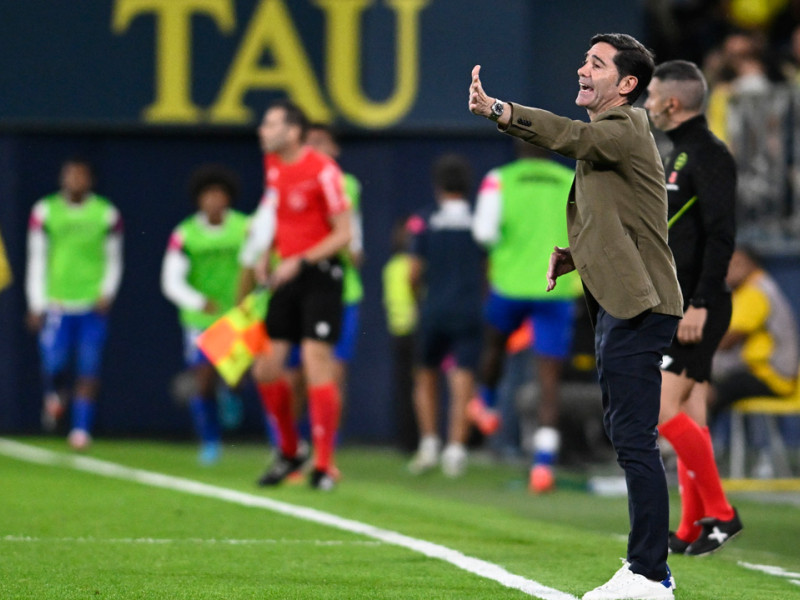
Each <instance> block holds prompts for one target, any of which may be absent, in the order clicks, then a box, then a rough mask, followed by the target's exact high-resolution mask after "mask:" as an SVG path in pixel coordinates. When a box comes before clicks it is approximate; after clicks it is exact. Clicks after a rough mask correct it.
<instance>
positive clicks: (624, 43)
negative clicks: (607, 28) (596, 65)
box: [590, 33, 655, 104]
mask: <svg viewBox="0 0 800 600" xmlns="http://www.w3.org/2000/svg"><path fill="white" fill-rule="evenodd" d="M600 42H605V43H606V44H610V45H612V46H613V47H614V48H616V50H617V53H616V54H615V55H614V65H616V67H617V71H618V72H619V80H617V81H618V82H619V81H620V80H622V78H623V77H627V76H628V75H633V76H634V77H636V80H637V84H636V87H635V88H634V89H633V91H632V92H630V93H629V94H628V104H633V103H634V102H636V100H637V99H638V98H639V96H641V95H642V93H643V92H644V91H645V90H646V89H647V86H648V85H650V79H652V77H653V69H654V68H655V60H654V58H653V53H652V52H651V51H650V50H648V49H647V48H645V47H644V45H642V43H641V42H639V40H637V39H636V38H635V37H633V36H631V35H628V34H627V33H598V34H596V35H595V36H594V37H592V40H591V42H590V45H592V46H594V45H595V44H598V43H600Z"/></svg>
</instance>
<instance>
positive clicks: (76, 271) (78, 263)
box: [26, 158, 122, 450]
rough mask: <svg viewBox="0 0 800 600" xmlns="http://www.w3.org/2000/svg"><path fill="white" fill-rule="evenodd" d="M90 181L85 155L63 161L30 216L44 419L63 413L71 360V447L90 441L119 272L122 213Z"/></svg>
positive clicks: (50, 426) (30, 290)
mask: <svg viewBox="0 0 800 600" xmlns="http://www.w3.org/2000/svg"><path fill="white" fill-rule="evenodd" d="M93 184H94V175H93V173H92V167H91V165H90V164H89V163H88V162H87V161H85V160H83V159H78V158H74V159H69V160H67V161H65V162H64V163H63V165H62V167H61V174H60V185H61V189H60V190H59V191H58V192H56V193H54V194H50V195H49V196H45V197H44V198H42V199H41V200H39V201H38V202H37V203H36V204H35V205H34V207H33V210H32V211H31V215H30V219H29V221H28V265H27V280H26V295H27V298H28V325H29V327H30V328H31V329H32V330H33V331H36V332H38V333H39V349H40V354H41V367H42V376H43V383H44V409H43V411H42V426H43V427H44V429H45V430H48V431H52V430H54V429H55V428H56V426H57V424H58V420H59V419H60V417H61V415H62V414H63V412H64V406H65V403H66V399H65V398H64V397H63V395H64V389H63V388H64V385H65V377H66V375H67V374H68V371H69V369H70V366H71V362H72V361H73V360H74V364H75V367H74V371H75V380H76V381H75V388H74V397H73V398H72V424H71V428H70V432H69V437H68V441H69V443H70V445H71V446H72V447H73V448H75V449H76V450H83V449H85V448H87V447H88V446H89V444H90V442H91V431H92V426H93V424H94V415H95V401H96V399H97V392H98V388H99V383H100V366H101V358H102V352H103V348H104V346H105V341H106V336H107V329H108V312H109V310H110V308H111V304H112V302H113V301H114V298H115V297H116V295H117V290H118V289H119V284H120V280H121V278H122V219H121V218H120V215H119V211H118V210H117V209H116V208H115V207H114V206H113V205H112V204H111V202H109V200H108V199H107V198H104V197H103V196H99V195H97V194H95V193H93V192H92V186H93Z"/></svg>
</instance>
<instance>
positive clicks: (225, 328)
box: [197, 290, 269, 387]
mask: <svg viewBox="0 0 800 600" xmlns="http://www.w3.org/2000/svg"><path fill="white" fill-rule="evenodd" d="M268 300H269V292H268V291H267V290H256V291H254V292H251V293H250V294H249V295H248V296H247V297H245V299H244V300H242V302H241V304H239V305H237V306H234V307H233V308H232V309H230V310H229V311H228V312H226V313H225V314H224V315H222V316H221V317H220V318H219V319H217V320H216V321H215V322H214V323H213V325H211V326H210V327H209V328H208V329H206V330H205V331H204V332H203V333H202V334H200V337H199V338H197V346H198V348H200V350H202V351H203V354H205V355H206V356H207V357H208V360H209V361H210V362H211V364H212V365H214V368H215V369H216V370H217V372H218V373H219V374H220V376H221V377H222V379H224V380H225V383H227V384H228V385H229V386H231V387H234V386H235V385H236V384H238V383H239V380H240V379H241V378H242V375H244V373H245V371H247V369H248V368H249V367H250V365H251V364H252V363H253V359H254V358H255V356H256V355H257V354H260V353H262V352H267V351H268V350H269V337H268V336H267V329H266V327H265V326H264V316H265V315H266V314H267V302H268Z"/></svg>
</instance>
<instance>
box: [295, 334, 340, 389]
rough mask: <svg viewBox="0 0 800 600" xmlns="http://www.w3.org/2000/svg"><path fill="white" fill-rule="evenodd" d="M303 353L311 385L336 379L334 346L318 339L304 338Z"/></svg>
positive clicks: (304, 365) (307, 377)
mask: <svg viewBox="0 0 800 600" xmlns="http://www.w3.org/2000/svg"><path fill="white" fill-rule="evenodd" d="M301 355H302V357H303V369H304V371H305V373H306V379H307V381H308V384H309V385H320V384H323V383H328V382H329V381H332V380H333V379H334V377H335V372H334V358H333V346H331V345H330V344H328V343H326V342H320V341H317V340H304V341H303V343H302V346H301Z"/></svg>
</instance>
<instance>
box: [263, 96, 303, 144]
mask: <svg viewBox="0 0 800 600" xmlns="http://www.w3.org/2000/svg"><path fill="white" fill-rule="evenodd" d="M273 108H281V109H283V110H284V112H285V113H286V122H287V123H288V124H289V125H297V126H299V127H300V139H301V140H304V139H306V134H307V133H308V127H309V121H308V117H307V116H306V113H305V112H303V109H302V108H300V107H299V106H297V104H295V103H294V102H292V101H291V100H288V99H285V98H283V99H280V100H275V102H273V103H272V104H270V105H269V108H268V109H267V110H272V109H273Z"/></svg>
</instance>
